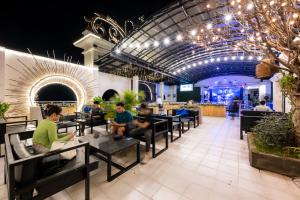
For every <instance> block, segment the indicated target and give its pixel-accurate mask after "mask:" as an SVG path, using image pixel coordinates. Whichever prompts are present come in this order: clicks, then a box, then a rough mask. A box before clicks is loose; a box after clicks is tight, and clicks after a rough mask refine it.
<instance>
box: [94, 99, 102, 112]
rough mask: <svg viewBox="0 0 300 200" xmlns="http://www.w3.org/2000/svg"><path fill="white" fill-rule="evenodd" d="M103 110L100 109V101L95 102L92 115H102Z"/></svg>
mask: <svg viewBox="0 0 300 200" xmlns="http://www.w3.org/2000/svg"><path fill="white" fill-rule="evenodd" d="M101 113H102V110H101V107H100V103H99V102H98V101H94V104H93V105H92V114H93V115H97V114H101Z"/></svg>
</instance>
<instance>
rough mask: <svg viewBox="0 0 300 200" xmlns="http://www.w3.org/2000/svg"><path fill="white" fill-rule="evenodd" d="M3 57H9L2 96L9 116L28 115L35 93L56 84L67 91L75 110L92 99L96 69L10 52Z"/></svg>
mask: <svg viewBox="0 0 300 200" xmlns="http://www.w3.org/2000/svg"><path fill="white" fill-rule="evenodd" d="M6 54H7V57H10V59H9V60H8V62H6V66H7V68H6V70H7V71H6V73H7V74H9V77H8V78H7V80H8V82H7V83H8V84H7V87H6V92H5V101H6V102H8V103H10V104H11V108H10V110H9V115H28V114H29V107H30V106H33V105H34V97H35V95H36V93H37V92H38V91H39V89H41V88H42V87H44V86H45V85H48V84H53V83H59V84H63V85H65V86H67V87H69V88H71V89H72V90H73V92H74V93H75V94H76V98H77V101H78V105H77V108H78V109H80V108H81V106H82V105H83V104H84V103H86V102H87V101H90V100H91V99H92V97H93V96H94V90H95V88H96V87H95V86H96V79H95V76H94V71H95V70H96V71H98V70H97V69H96V68H91V67H86V66H82V65H78V64H73V63H69V62H64V61H59V60H55V59H50V58H45V57H40V56H35V55H32V54H27V53H22V52H16V51H12V50H7V51H6ZM12 58H13V59H12Z"/></svg>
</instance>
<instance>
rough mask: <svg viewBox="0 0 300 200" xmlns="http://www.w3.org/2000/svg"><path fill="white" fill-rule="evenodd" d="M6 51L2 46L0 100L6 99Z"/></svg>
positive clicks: (0, 49)
mask: <svg viewBox="0 0 300 200" xmlns="http://www.w3.org/2000/svg"><path fill="white" fill-rule="evenodd" d="M4 58H5V52H4V49H3V48H1V47H0V101H4V90H5V78H4V77H5V59H4Z"/></svg>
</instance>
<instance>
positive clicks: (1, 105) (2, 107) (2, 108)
mask: <svg viewBox="0 0 300 200" xmlns="http://www.w3.org/2000/svg"><path fill="white" fill-rule="evenodd" d="M9 107H10V104H8V103H5V102H0V118H4V115H5V113H6V112H7V111H8V109H9Z"/></svg>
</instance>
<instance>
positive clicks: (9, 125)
mask: <svg viewBox="0 0 300 200" xmlns="http://www.w3.org/2000/svg"><path fill="white" fill-rule="evenodd" d="M5 119H6V120H7V121H6V122H1V123H0V157H3V156H4V155H2V152H1V151H2V148H1V145H2V144H4V143H5V141H4V136H5V134H6V133H7V132H19V131H23V132H24V131H25V130H26V128H27V125H28V124H31V123H34V124H35V127H37V125H38V121H37V120H27V119H28V118H27V116H15V117H6V118H5ZM9 119H22V120H15V121H9ZM26 131H27V132H28V131H29V132H33V131H34V130H31V131H30V130H26Z"/></svg>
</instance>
